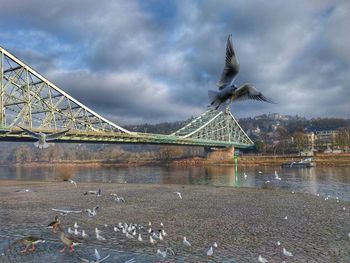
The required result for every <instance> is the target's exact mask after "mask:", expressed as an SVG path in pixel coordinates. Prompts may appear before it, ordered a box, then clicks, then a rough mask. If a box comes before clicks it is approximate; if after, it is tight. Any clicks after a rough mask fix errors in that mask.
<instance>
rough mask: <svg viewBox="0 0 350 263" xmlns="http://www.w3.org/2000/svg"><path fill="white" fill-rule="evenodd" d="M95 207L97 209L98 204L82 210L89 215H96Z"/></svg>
mask: <svg viewBox="0 0 350 263" xmlns="http://www.w3.org/2000/svg"><path fill="white" fill-rule="evenodd" d="M97 209H98V206H95V207H94V208H92V209H85V210H84V211H85V212H87V213H88V215H89V217H94V216H96V215H97Z"/></svg>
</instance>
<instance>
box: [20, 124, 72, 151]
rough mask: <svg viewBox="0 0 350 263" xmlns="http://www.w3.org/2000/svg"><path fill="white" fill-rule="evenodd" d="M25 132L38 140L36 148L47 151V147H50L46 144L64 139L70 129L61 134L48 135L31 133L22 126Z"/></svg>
mask: <svg viewBox="0 0 350 263" xmlns="http://www.w3.org/2000/svg"><path fill="white" fill-rule="evenodd" d="M19 127H20V128H21V129H22V130H23V131H25V132H26V133H28V135H30V136H31V137H32V138H35V139H37V140H38V141H37V142H35V143H34V146H35V147H38V148H39V149H45V148H47V147H49V146H50V144H49V143H46V142H47V141H53V140H56V139H58V138H60V137H62V136H63V135H65V134H66V133H67V132H68V131H69V130H70V129H67V130H64V131H61V132H56V133H51V134H46V133H43V132H33V131H30V130H28V129H26V128H23V127H21V126H19Z"/></svg>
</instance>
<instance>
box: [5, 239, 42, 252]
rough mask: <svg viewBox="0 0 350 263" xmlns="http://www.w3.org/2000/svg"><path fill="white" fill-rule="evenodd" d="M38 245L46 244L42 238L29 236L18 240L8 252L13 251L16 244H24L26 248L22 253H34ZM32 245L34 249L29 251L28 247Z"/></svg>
mask: <svg viewBox="0 0 350 263" xmlns="http://www.w3.org/2000/svg"><path fill="white" fill-rule="evenodd" d="M38 243H45V240H44V239H42V238H40V237H35V236H27V237H24V238H21V239H18V240H16V241H15V242H13V243H12V244H11V245H10V246H9V247H8V250H10V249H11V247H12V246H14V245H16V244H22V245H25V248H24V249H23V250H21V251H20V252H21V253H24V252H27V251H34V250H35V249H36V247H35V245H36V244H38ZM30 245H32V248H31V249H29V250H28V247H29V246H30Z"/></svg>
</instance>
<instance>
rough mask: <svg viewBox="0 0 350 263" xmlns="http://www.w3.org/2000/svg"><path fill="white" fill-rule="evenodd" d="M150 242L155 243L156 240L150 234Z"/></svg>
mask: <svg viewBox="0 0 350 263" xmlns="http://www.w3.org/2000/svg"><path fill="white" fill-rule="evenodd" d="M149 242H150V243H151V244H152V245H154V244H155V243H156V241H155V240H154V239H153V238H152V236H149Z"/></svg>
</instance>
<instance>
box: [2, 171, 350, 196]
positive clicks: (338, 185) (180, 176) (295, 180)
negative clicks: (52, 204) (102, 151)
mask: <svg viewBox="0 0 350 263" xmlns="http://www.w3.org/2000/svg"><path fill="white" fill-rule="evenodd" d="M63 169H64V168H61V167H0V179H10V180H39V181H62V170H63ZM259 170H261V168H259V169H258V168H256V167H251V168H242V167H239V166H238V167H235V166H206V167H204V166H198V167H195V166H191V167H176V166H151V167H103V168H101V167H76V168H75V169H74V172H73V173H74V180H76V181H78V182H104V183H109V182H111V183H141V184H142V183H146V184H184V185H186V184H194V185H218V186H233V187H261V185H262V184H263V182H265V181H266V180H270V181H272V182H273V183H274V184H276V185H277V186H278V187H279V188H283V189H287V190H292V191H299V192H307V193H311V194H317V193H320V194H322V195H331V196H338V197H339V198H341V199H346V200H350V187H349V186H350V167H314V168H301V169H298V168H281V167H265V168H263V169H262V170H261V171H262V173H261V174H260V173H258V171H259ZM275 170H276V171H277V172H278V174H279V176H280V177H281V178H282V180H281V181H276V180H274V171H275ZM244 172H245V173H246V174H247V176H248V177H247V179H244ZM0 183H1V182H0Z"/></svg>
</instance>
